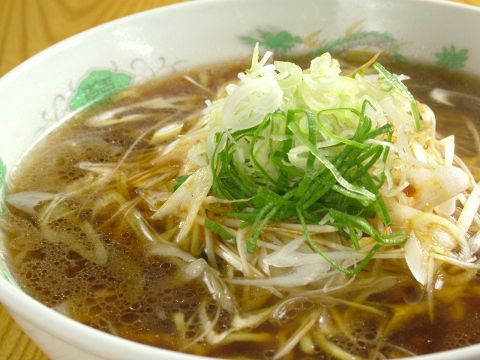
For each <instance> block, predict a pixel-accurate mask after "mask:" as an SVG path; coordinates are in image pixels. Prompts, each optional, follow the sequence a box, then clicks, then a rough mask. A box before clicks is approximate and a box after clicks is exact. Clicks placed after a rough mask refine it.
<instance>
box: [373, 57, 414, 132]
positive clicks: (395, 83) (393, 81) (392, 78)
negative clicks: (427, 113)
mask: <svg viewBox="0 0 480 360" xmlns="http://www.w3.org/2000/svg"><path fill="white" fill-rule="evenodd" d="M373 68H374V69H375V70H377V71H378V73H379V74H380V75H382V76H383V77H384V78H385V80H387V81H388V82H389V83H390V85H392V87H393V88H394V89H396V90H397V91H398V92H399V93H400V94H402V95H403V96H404V97H405V98H406V99H407V100H409V101H410V111H411V113H412V116H413V120H414V121H415V130H417V131H420V112H419V111H418V105H417V101H416V100H415V98H414V97H413V95H412V93H411V92H410V91H409V90H408V88H407V87H406V86H405V84H404V83H402V82H401V81H400V80H399V79H398V77H397V76H396V75H394V74H392V73H391V72H390V71H388V70H387V69H385V67H384V66H383V65H382V64H380V63H378V62H376V63H374V64H373Z"/></svg>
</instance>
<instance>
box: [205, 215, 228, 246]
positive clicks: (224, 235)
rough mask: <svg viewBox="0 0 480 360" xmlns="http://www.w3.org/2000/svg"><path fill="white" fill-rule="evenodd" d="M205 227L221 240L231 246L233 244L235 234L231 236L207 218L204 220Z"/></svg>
mask: <svg viewBox="0 0 480 360" xmlns="http://www.w3.org/2000/svg"><path fill="white" fill-rule="evenodd" d="M205 227H206V228H207V229H208V230H210V231H211V232H214V233H215V234H217V235H219V236H220V237H221V238H222V239H223V240H225V241H227V242H229V243H232V244H234V243H235V234H232V233H231V232H230V231H228V230H227V229H225V228H224V227H223V226H222V225H220V224H219V223H217V222H215V221H213V220H210V219H208V218H207V219H205Z"/></svg>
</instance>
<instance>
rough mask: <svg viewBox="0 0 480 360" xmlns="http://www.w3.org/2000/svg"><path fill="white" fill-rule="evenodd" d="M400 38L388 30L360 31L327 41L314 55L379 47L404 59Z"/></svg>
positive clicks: (378, 48)
mask: <svg viewBox="0 0 480 360" xmlns="http://www.w3.org/2000/svg"><path fill="white" fill-rule="evenodd" d="M399 47H400V45H399V43H398V40H397V39H396V38H395V37H394V36H393V35H392V34H390V33H388V32H379V31H360V32H357V33H354V34H350V35H346V36H344V37H340V38H337V39H335V40H331V41H327V42H326V43H324V44H322V46H320V47H319V48H318V49H316V50H314V51H313V54H312V55H314V56H319V55H321V54H323V53H325V52H335V53H341V52H343V51H346V50H349V49H370V50H371V49H377V50H383V51H385V52H389V53H390V54H391V55H392V56H393V57H394V58H396V59H398V60H403V59H404V58H403V55H402V54H401V53H400V51H399Z"/></svg>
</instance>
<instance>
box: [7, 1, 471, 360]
mask: <svg viewBox="0 0 480 360" xmlns="http://www.w3.org/2000/svg"><path fill="white" fill-rule="evenodd" d="M455 24H458V25H459V26H453V25H455ZM479 33H480V10H477V9H475V8H473V7H468V6H463V5H458V4H453V3H447V2H440V1H425V0H423V1H422V0H405V1H394V0H389V1H385V0H363V1H359V0H343V1H337V0H324V1H317V0H298V1H295V2H293V1H290V0H263V1H261V2H259V1H256V0H244V1H233V0H225V1H212V0H205V1H199V2H190V3H183V4H179V5H175V6H169V7H165V8H160V9H156V10H152V11H148V12H144V13H140V14H137V15H133V16H129V17H126V18H123V19H120V20H117V21H114V22H111V23H108V24H105V25H102V26H99V27H96V28H94V29H91V30H89V31H86V32H83V33H81V34H79V35H76V36H74V37H72V38H70V39H67V40H65V41H63V42H61V43H59V44H57V45H55V46H52V47H51V48H49V49H47V50H45V51H43V52H42V53H40V54H38V55H36V56H35V57H33V58H31V59H29V60H28V61H26V62H25V63H23V64H21V65H20V66H18V67H17V68H15V69H14V70H12V71H11V72H10V73H8V74H7V75H5V76H4V77H3V78H2V79H0V109H2V111H1V115H0V116H1V131H0V156H1V163H0V176H1V177H2V178H1V179H0V181H1V182H0V190H2V191H3V192H5V191H7V183H8V177H9V174H12V173H14V172H15V165H16V164H17V163H18V162H19V161H20V160H21V158H22V155H23V154H24V153H26V152H27V151H28V150H29V149H30V148H31V147H32V146H33V145H34V144H35V143H37V142H38V141H39V140H40V139H41V138H42V137H43V136H44V135H45V134H46V133H48V132H49V131H51V130H52V129H54V128H55V127H56V126H58V125H59V124H61V123H62V121H64V120H65V119H68V118H70V117H71V116H72V115H74V114H75V113H77V112H78V111H80V109H82V108H83V107H84V106H86V105H87V104H89V103H91V102H96V101H99V100H102V99H104V98H106V97H108V96H111V95H112V94H114V93H116V92H118V91H121V90H123V89H126V88H128V87H130V86H133V85H135V84H141V83H143V82H145V81H147V80H149V79H152V78H156V77H162V76H167V75H169V74H173V73H175V72H178V71H184V70H186V69H190V68H195V67H198V66H201V65H206V64H214V63H222V62H226V61H231V60H235V59H244V58H247V57H248V56H249V55H250V54H251V50H252V46H253V45H254V44H255V43H259V45H260V46H261V47H262V48H263V49H269V50H272V51H273V52H275V53H277V54H281V55H295V54H304V53H321V52H325V51H331V52H336V53H338V52H340V53H341V52H342V51H346V50H347V49H353V50H359V51H362V50H369V51H382V52H384V53H388V54H390V55H392V56H393V57H396V58H399V59H403V58H406V59H411V60H414V61H419V62H425V63H431V64H437V65H439V66H442V67H444V68H448V69H450V70H453V71H457V70H458V71H460V70H461V71H466V72H470V73H473V74H476V75H480V45H479V43H478V38H477V37H476V36H475V35H474V34H479ZM4 173H5V174H4ZM0 301H1V302H2V303H3V304H4V305H5V307H6V308H7V310H8V311H9V312H10V314H11V315H12V316H13V317H14V319H15V320H16V321H17V322H18V323H19V324H20V326H21V327H22V328H23V329H24V330H25V332H26V333H27V334H28V335H29V336H30V337H31V338H32V339H33V340H34V341H35V342H36V343H37V344H38V345H39V346H40V348H41V349H42V350H43V351H44V352H45V353H46V354H47V355H49V356H50V358H52V359H62V360H64V359H76V360H78V359H88V360H131V359H144V360H148V359H164V360H174V359H199V358H201V357H199V356H193V355H188V354H183V353H178V352H174V351H169V350H163V349H159V348H154V347H150V346H147V345H142V344H139V343H135V342H132V341H129V340H125V339H122V338H119V337H116V336H113V335H110V334H106V333H103V332H101V331H98V330H95V329H93V328H90V327H88V326H85V325H83V324H80V323H78V322H76V321H74V320H71V319H69V318H67V317H65V316H64V315H62V314H60V313H58V312H56V311H54V310H52V309H50V308H48V307H46V306H44V305H42V304H41V303H39V302H38V301H36V300H35V299H33V298H31V297H30V296H29V295H27V294H26V293H24V292H23V291H22V290H21V288H20V287H19V285H18V284H17V283H16V281H15V278H14V277H13V276H12V274H11V273H10V272H9V269H8V265H7V261H6V258H5V255H4V253H3V254H2V253H1V252H0ZM0 352H1V350H0ZM478 358H480V345H474V346H469V347H466V348H461V349H458V350H452V351H448V352H441V353H435V354H432V355H425V356H420V357H419V359H425V360H426V359H431V360H435V359H437V360H440V359H465V360H467V359H478Z"/></svg>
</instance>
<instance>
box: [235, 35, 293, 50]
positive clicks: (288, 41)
mask: <svg viewBox="0 0 480 360" xmlns="http://www.w3.org/2000/svg"><path fill="white" fill-rule="evenodd" d="M257 32H258V35H259V36H258V37H251V36H241V37H240V39H241V40H243V41H244V42H246V43H247V44H251V45H255V44H256V43H257V42H258V43H259V44H260V46H262V47H264V48H266V49H269V50H276V51H280V52H287V51H290V50H291V49H292V48H293V47H294V46H295V45H297V44H301V43H302V38H301V37H300V36H294V35H292V34H291V33H290V32H288V31H285V30H282V31H279V32H276V33H274V32H270V31H262V30H257Z"/></svg>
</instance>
